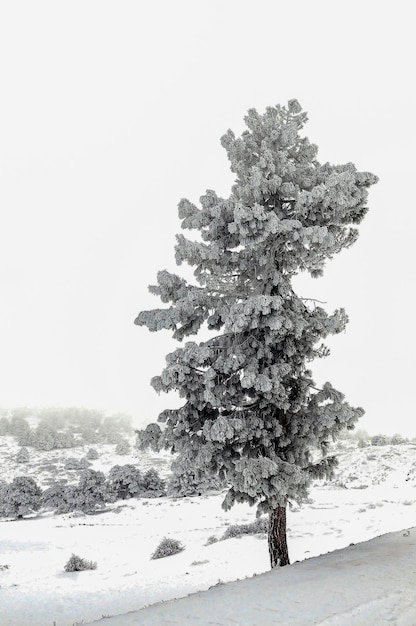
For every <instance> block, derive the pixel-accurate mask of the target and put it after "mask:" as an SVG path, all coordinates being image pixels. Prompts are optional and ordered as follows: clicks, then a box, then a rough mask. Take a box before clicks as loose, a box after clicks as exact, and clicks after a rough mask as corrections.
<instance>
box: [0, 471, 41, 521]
mask: <svg viewBox="0 0 416 626" xmlns="http://www.w3.org/2000/svg"><path fill="white" fill-rule="evenodd" d="M1 491H2V493H1V498H0V515H2V516H4V517H15V518H22V517H23V516H24V515H27V514H29V513H33V512H34V511H38V510H39V509H40V506H41V495H42V490H41V488H40V487H39V486H38V485H37V483H36V482H35V481H34V480H33V478H29V477H28V476H18V477H17V478H14V479H13V481H12V482H11V483H10V484H8V485H6V486H5V487H2V490H1Z"/></svg>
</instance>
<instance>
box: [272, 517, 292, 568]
mask: <svg viewBox="0 0 416 626" xmlns="http://www.w3.org/2000/svg"><path fill="white" fill-rule="evenodd" d="M269 554H270V565H271V567H272V568H273V567H279V566H280V567H283V565H290V561H289V553H288V550H287V540H286V507H285V506H278V507H277V509H274V511H271V513H270V515H269Z"/></svg>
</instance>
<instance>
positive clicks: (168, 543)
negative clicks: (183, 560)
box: [150, 537, 185, 559]
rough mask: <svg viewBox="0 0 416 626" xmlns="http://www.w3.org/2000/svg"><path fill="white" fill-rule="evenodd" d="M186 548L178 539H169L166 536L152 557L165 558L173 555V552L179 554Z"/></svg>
mask: <svg viewBox="0 0 416 626" xmlns="http://www.w3.org/2000/svg"><path fill="white" fill-rule="evenodd" d="M183 550H185V546H184V545H183V544H182V543H181V542H180V541H178V540H177V539H169V538H167V537H165V538H164V539H162V541H161V542H160V543H159V545H158V546H157V548H156V550H155V551H154V552H153V554H152V556H151V557H150V558H152V559H163V558H165V557H166V556H172V555H173V554H179V552H182V551H183Z"/></svg>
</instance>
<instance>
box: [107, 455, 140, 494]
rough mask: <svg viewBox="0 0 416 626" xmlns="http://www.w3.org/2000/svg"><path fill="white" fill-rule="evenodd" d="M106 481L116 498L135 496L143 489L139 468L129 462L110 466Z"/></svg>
mask: <svg viewBox="0 0 416 626" xmlns="http://www.w3.org/2000/svg"><path fill="white" fill-rule="evenodd" d="M107 481H108V485H109V488H110V491H111V492H112V493H113V494H114V496H115V498H116V499H121V500H126V499H127V498H136V497H138V496H139V495H141V494H142V493H143V492H144V489H145V488H144V481H143V478H142V474H141V472H140V470H139V469H138V468H137V467H135V466H134V465H131V464H126V465H115V466H114V467H112V468H111V470H110V473H109V475H108V478H107Z"/></svg>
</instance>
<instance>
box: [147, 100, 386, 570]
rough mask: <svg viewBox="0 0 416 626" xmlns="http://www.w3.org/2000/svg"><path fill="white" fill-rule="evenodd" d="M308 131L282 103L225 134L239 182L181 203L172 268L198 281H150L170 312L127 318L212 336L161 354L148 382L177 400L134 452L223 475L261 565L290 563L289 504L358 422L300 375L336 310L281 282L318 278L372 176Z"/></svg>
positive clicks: (293, 108) (360, 207)
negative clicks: (326, 149) (265, 528)
mask: <svg viewBox="0 0 416 626" xmlns="http://www.w3.org/2000/svg"><path fill="white" fill-rule="evenodd" d="M306 121H307V116H306V113H305V112H303V111H302V109H301V107H300V105H299V103H298V102H297V101H296V100H291V101H289V103H288V105H287V106H276V107H268V108H267V109H266V112H265V113H264V114H263V115H261V114H259V113H258V112H257V111H256V110H255V109H252V110H250V111H249V112H248V115H247V116H246V118H245V122H246V125H247V130H245V131H244V132H243V134H242V135H241V137H239V138H238V137H236V136H235V135H234V133H233V132H232V131H231V130H229V131H228V132H227V133H226V134H225V135H224V136H223V137H222V145H223V146H224V148H225V149H226V151H227V154H228V158H229V160H230V164H231V170H232V171H233V172H234V173H235V174H236V180H235V184H234V186H233V187H232V190H231V194H230V196H229V197H228V198H226V199H224V198H221V197H219V196H218V195H217V194H216V193H215V191H211V190H208V191H207V192H206V193H205V195H203V196H202V197H201V198H200V207H198V206H196V205H195V204H193V203H191V202H190V201H189V200H186V199H184V200H181V201H180V203H179V218H180V219H181V220H182V224H181V225H182V228H183V229H191V230H192V229H193V230H195V231H198V233H199V237H198V238H197V240H195V241H193V240H190V239H187V238H186V237H185V236H184V235H183V234H180V235H178V236H177V244H176V249H175V251H176V261H177V263H178V264H179V265H180V264H181V263H183V262H186V263H188V264H189V265H190V266H192V267H194V276H195V281H196V282H195V283H192V282H188V281H187V280H185V279H184V278H182V277H180V276H178V275H176V274H173V273H171V272H169V271H166V270H164V271H161V272H159V273H158V275H157V285H154V286H151V287H150V291H151V292H152V293H153V294H155V295H157V296H159V297H160V298H161V300H162V302H163V303H165V304H167V305H168V306H167V308H162V309H154V310H150V311H142V312H141V313H140V314H139V315H138V317H137V319H136V320H135V323H136V324H138V325H140V326H147V328H148V329H149V330H150V331H159V330H162V329H168V330H171V331H172V332H173V337H174V338H175V339H177V340H179V341H182V340H183V339H184V338H185V337H188V336H190V335H196V334H197V333H198V331H199V330H200V329H201V328H202V327H203V325H204V324H206V326H207V328H208V329H209V330H210V331H216V332H217V333H218V334H216V335H215V336H211V338H209V339H207V340H204V341H201V342H200V343H195V342H191V341H189V342H187V343H185V345H184V346H183V347H179V348H178V349H176V350H175V351H174V352H172V353H171V354H169V355H168V356H167V357H166V361H167V365H166V367H165V369H164V370H163V372H162V374H161V375H160V376H156V377H154V378H153V379H152V385H153V387H154V388H155V390H156V391H157V392H161V391H164V392H169V391H172V390H175V391H177V392H179V395H180V396H181V397H182V398H183V400H184V403H183V405H182V406H181V407H180V408H179V409H173V410H165V411H163V412H162V413H161V414H160V416H159V421H160V422H162V423H163V424H165V427H164V429H163V430H161V429H160V427H158V426H157V425H150V426H149V427H148V428H147V429H146V430H145V431H144V432H143V433H142V436H141V441H142V443H141V445H142V446H143V447H145V446H147V445H150V446H153V447H155V448H156V449H161V448H167V449H170V450H171V451H172V452H174V453H177V454H179V456H180V457H186V458H187V459H188V460H189V462H190V463H192V464H193V465H194V467H195V468H198V469H199V470H201V471H203V472H207V473H211V474H213V475H217V474H218V475H219V476H221V477H222V476H225V477H226V480H227V482H228V483H229V485H230V487H229V490H228V493H227V496H226V498H225V500H224V503H223V506H224V507H225V508H226V509H229V508H230V507H231V506H232V505H233V504H234V503H235V502H248V503H250V504H257V507H258V513H259V514H261V513H263V512H267V513H269V521H270V525H269V552H270V559H271V565H272V567H274V566H276V565H286V564H287V563H289V557H288V552H287V544H286V505H287V503H288V502H289V501H292V500H293V501H298V502H301V501H302V500H304V499H305V497H306V496H307V493H308V488H309V485H310V484H311V481H312V480H313V479H314V478H323V477H330V476H331V474H332V471H333V467H334V465H335V464H336V460H335V459H334V458H333V457H330V456H328V454H327V452H328V442H329V440H330V439H331V438H335V437H336V436H337V434H338V433H339V432H340V431H341V430H342V429H343V428H353V427H354V424H355V423H356V421H357V420H358V418H359V417H360V416H361V415H362V414H363V410H362V409H360V408H353V407H351V406H350V405H349V404H348V403H347V402H346V401H345V399H344V396H343V394H342V393H341V392H340V391H338V390H336V389H334V387H333V386H332V385H331V384H330V383H329V382H327V383H325V384H324V385H323V386H322V388H320V389H317V388H316V385H315V383H314V381H313V380H312V374H311V371H310V370H309V363H310V362H311V361H313V360H314V359H317V358H320V357H325V356H327V355H328V353H329V351H328V349H327V348H326V346H325V345H324V344H323V343H322V340H323V339H324V338H325V337H327V336H328V335H333V334H336V333H340V332H341V331H343V330H344V328H345V326H346V324H347V321H348V318H347V315H346V313H345V311H344V310H343V309H338V310H336V311H335V312H333V313H332V314H328V313H327V312H326V311H325V310H324V308H323V307H322V306H319V304H318V303H317V302H316V301H312V300H310V299H307V298H303V297H301V296H299V295H298V294H297V293H295V291H294V288H293V284H292V279H293V277H294V276H296V275H297V274H299V273H300V272H308V273H309V274H310V275H311V276H312V277H318V276H321V275H322V273H323V270H324V266H325V262H326V260H327V259H331V258H332V257H333V256H334V255H335V254H337V253H338V252H340V251H341V250H342V249H343V248H348V247H349V246H351V245H352V244H353V243H354V242H355V241H356V240H357V237H358V230H357V225H358V224H359V223H360V222H361V220H362V219H363V217H364V216H365V214H366V213H367V210H368V209H367V197H368V188H369V187H370V186H371V185H372V184H374V183H375V182H376V181H377V178H376V177H375V176H374V175H373V174H370V173H368V172H360V171H357V169H356V167H355V166H354V165H353V164H352V163H347V164H345V165H331V164H329V163H323V164H321V163H320V162H319V161H318V159H317V147H316V146H315V145H314V144H312V143H310V141H309V140H308V139H307V138H306V137H305V136H303V135H302V134H301V131H302V128H303V126H304V124H305V122H306ZM316 450H319V451H320V452H321V460H320V461H315V460H314V459H315V457H314V456H313V455H314V453H315V452H316Z"/></svg>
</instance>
